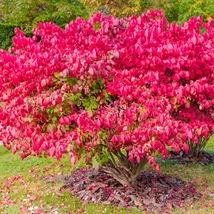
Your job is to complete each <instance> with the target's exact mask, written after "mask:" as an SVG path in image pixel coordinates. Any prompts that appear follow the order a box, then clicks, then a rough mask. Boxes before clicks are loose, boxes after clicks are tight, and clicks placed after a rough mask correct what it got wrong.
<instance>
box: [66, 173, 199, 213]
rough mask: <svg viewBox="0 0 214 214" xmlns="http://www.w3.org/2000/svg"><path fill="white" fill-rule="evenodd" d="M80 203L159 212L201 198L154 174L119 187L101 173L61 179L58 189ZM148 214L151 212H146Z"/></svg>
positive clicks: (174, 180) (183, 185)
mask: <svg viewBox="0 0 214 214" xmlns="http://www.w3.org/2000/svg"><path fill="white" fill-rule="evenodd" d="M67 188H70V190H71V194H72V195H75V196H77V197H78V198H80V199H81V200H82V201H83V202H84V203H88V202H95V203H103V204H110V205H114V206H124V207H126V208H138V209H141V210H149V211H154V212H155V213H158V212H160V213H163V211H166V210H169V209H173V208H175V207H177V206H182V204H183V203H184V202H185V201H189V202H190V203H191V202H192V201H194V200H197V199H199V198H201V194H200V193H197V192H196V190H195V188H194V186H193V184H191V183H188V182H185V181H182V180H181V179H178V178H173V177H170V176H166V175H162V174H159V173H156V172H147V171H145V172H142V173H141V175H140V177H139V179H138V182H137V184H136V185H135V186H126V187H125V186H122V185H120V184H118V182H117V181H115V180H114V179H113V178H111V177H110V176H108V175H106V174H105V173H104V172H101V171H99V172H97V171H95V170H94V169H81V170H76V171H75V172H73V173H72V174H71V175H69V176H67V177H66V178H65V185H64V186H63V187H62V189H67ZM150 213H151V212H150Z"/></svg>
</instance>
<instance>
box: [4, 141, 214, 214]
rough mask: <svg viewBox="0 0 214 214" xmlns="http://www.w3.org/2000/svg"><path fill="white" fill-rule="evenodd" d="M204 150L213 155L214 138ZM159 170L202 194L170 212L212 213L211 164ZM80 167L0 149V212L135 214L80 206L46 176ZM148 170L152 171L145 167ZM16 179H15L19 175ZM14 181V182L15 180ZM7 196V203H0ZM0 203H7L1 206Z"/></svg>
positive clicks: (213, 183)
mask: <svg viewBox="0 0 214 214" xmlns="http://www.w3.org/2000/svg"><path fill="white" fill-rule="evenodd" d="M205 150H206V151H208V152H213V153H214V137H212V138H211V139H210V141H209V142H208V144H207V146H206V148H205ZM160 164H161V171H162V173H165V174H167V175H171V176H173V177H178V178H181V179H183V180H185V181H190V182H193V183H194V184H195V186H196V187H197V190H199V191H200V192H202V193H203V195H204V199H201V200H200V201H199V202H193V203H192V202H191V203H189V204H188V203H186V204H185V205H184V206H183V207H181V208H177V209H175V210H174V211H173V212H172V211H170V212H171V213H175V214H183V213H189V214H190V213H191V214H192V213H193V214H194V213H198V214H199V213H203V214H204V213H205V214H210V213H214V212H213V210H214V209H213V206H214V197H211V196H210V195H209V193H210V192H213V191H214V179H213V176H214V164H211V165H209V166H201V165H200V164H184V165H182V164H178V163H177V162H176V161H172V160H171V161H170V160H167V161H160ZM78 167H81V163H79V164H78V165H77V166H76V167H73V168H72V167H71V166H70V164H69V161H68V159H67V157H63V158H62V160H61V161H60V162H59V161H57V160H55V159H51V158H38V157H28V158H26V159H25V160H23V161H22V160H20V158H19V156H18V154H16V155H12V154H11V152H9V151H7V150H6V149H4V148H3V147H2V146H0V172H1V173H0V213H5V214H6V213H9V214H13V213H14V214H19V213H20V214H21V213H34V212H36V211H38V210H41V211H42V212H43V213H54V212H58V213H69V212H70V213H72V214H75V213H76V214H79V213H87V214H94V213H96V214H97V213H98V214H99V213H108V214H114V213H115V214H116V213H119V214H123V213H124V214H126V213H130V214H138V213H143V212H142V211H139V210H127V209H125V208H123V207H113V206H108V205H103V204H94V203H89V204H83V203H81V202H80V200H79V199H78V198H76V197H74V196H71V195H70V193H69V190H65V191H62V192H59V189H60V187H61V186H62V183H61V182H60V180H59V181H55V182H47V180H46V179H45V178H46V177H48V176H59V177H60V176H62V175H67V174H69V173H70V172H71V171H72V170H74V169H76V168H78ZM147 170H153V169H151V168H150V167H147ZM18 175H20V176H19V177H15V176H18ZM14 178H17V179H14ZM5 196H8V199H7V200H3V198H4V197H5ZM1 200H2V201H3V202H4V201H7V202H8V201H10V203H9V204H8V203H5V204H1Z"/></svg>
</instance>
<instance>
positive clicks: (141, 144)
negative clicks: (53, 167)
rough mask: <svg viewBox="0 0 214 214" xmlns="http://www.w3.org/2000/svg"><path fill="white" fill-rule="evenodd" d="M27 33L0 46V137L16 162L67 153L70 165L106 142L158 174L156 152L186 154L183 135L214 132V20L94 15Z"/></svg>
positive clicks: (193, 137) (188, 137) (194, 137)
mask: <svg viewBox="0 0 214 214" xmlns="http://www.w3.org/2000/svg"><path fill="white" fill-rule="evenodd" d="M97 24H100V27H99V29H95V27H94V26H95V25H97ZM200 28H205V29H206V33H203V34H201V33H200ZM33 33H34V36H33V37H32V38H27V37H25V36H24V34H23V33H22V32H21V31H20V30H19V29H16V35H15V37H14V38H13V48H11V50H10V51H9V52H6V51H3V50H1V51H0V102H2V103H3V104H2V105H1V107H0V120H1V126H2V128H1V129H0V135H1V138H2V139H3V143H4V146H5V147H6V148H8V149H10V148H12V150H13V152H14V153H15V152H16V151H17V150H19V151H21V153H20V155H21V158H25V157H26V156H28V155H35V154H36V155H39V154H40V153H41V152H45V153H46V154H48V155H49V156H56V157H57V158H58V159H60V158H61V156H62V154H64V153H68V155H69V157H70V160H71V163H72V164H74V163H75V161H76V160H77V158H79V156H80V155H82V154H83V153H84V151H86V152H85V153H86V156H87V158H88V159H89V160H90V158H91V157H92V155H94V153H95V151H96V152H97V153H98V154H101V152H102V150H101V149H100V148H101V147H102V146H103V145H104V146H105V148H107V150H108V151H110V152H112V151H114V150H119V149H125V150H126V151H128V157H129V161H133V160H136V161H137V162H138V163H139V162H140V160H141V159H142V158H147V160H148V162H149V163H150V164H151V165H152V166H154V167H156V169H157V170H158V169H159V167H158V166H157V164H156V163H155V159H154V155H155V152H159V153H161V154H162V156H163V158H164V157H166V155H167V148H166V146H169V147H171V148H173V149H174V150H175V151H177V152H178V151H179V150H180V149H184V150H185V151H186V152H187V151H188V146H187V144H186V143H185V141H186V140H194V141H195V142H197V139H198V137H199V136H204V137H205V138H207V137H208V135H209V133H210V132H212V131H214V120H213V115H214V112H213V111H214V108H213V106H214V66H213V65H214V51H213V47H214V22H210V23H206V24H204V23H202V20H201V18H197V19H196V18H191V19H190V20H189V21H188V22H186V23H184V24H183V25H182V26H178V25H177V24H176V23H173V24H170V23H168V22H167V20H166V19H165V17H163V15H162V13H161V11H157V12H155V11H152V10H150V11H148V12H147V13H145V14H142V15H141V16H140V17H138V18H136V17H135V16H132V17H130V18H121V19H118V18H113V17H111V16H109V17H104V16H102V15H101V14H100V13H97V14H96V15H94V16H93V17H91V18H90V20H88V21H85V20H83V19H81V18H78V19H77V20H76V21H72V22H71V23H70V24H68V25H67V26H66V28H65V29H61V28H59V27H58V26H56V25H55V24H52V23H46V24H45V23H39V24H38V28H36V29H33ZM38 38H39V40H38Z"/></svg>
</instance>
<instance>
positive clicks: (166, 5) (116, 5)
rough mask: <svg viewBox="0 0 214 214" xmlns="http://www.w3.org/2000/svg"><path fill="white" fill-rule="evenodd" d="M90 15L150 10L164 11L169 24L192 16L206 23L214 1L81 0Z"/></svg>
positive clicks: (136, 12)
mask: <svg viewBox="0 0 214 214" xmlns="http://www.w3.org/2000/svg"><path fill="white" fill-rule="evenodd" d="M79 1H80V2H82V3H83V4H84V5H85V7H86V9H87V11H88V13H89V14H90V15H92V14H94V13H96V11H98V10H100V11H101V12H103V13H104V14H107V15H113V16H117V17H123V16H130V15H132V14H136V15H140V14H141V13H143V12H145V11H147V10H148V9H150V8H153V9H158V8H160V9H162V11H163V13H164V15H165V17H166V18H167V20H168V21H169V22H174V21H176V22H178V23H179V24H181V23H183V22H185V21H187V20H188V19H189V18H190V17H191V16H195V17H197V16H203V18H204V21H207V18H209V17H213V13H214V0H111V1H110V0H79Z"/></svg>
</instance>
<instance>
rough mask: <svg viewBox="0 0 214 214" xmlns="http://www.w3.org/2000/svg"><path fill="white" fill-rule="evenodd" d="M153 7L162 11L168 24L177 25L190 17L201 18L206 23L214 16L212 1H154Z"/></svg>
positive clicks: (213, 1)
mask: <svg viewBox="0 0 214 214" xmlns="http://www.w3.org/2000/svg"><path fill="white" fill-rule="evenodd" d="M155 7H156V8H157V7H159V8H161V9H162V10H163V13H164V14H165V16H166V18H167V20H168V21H169V22H173V21H176V22H178V23H179V24H182V23H183V22H185V21H187V20H188V19H189V18H190V17H192V16H194V17H198V16H202V17H203V20H204V21H207V20H208V18H209V17H211V18H213V14H214V0H160V1H156V5H155Z"/></svg>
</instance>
